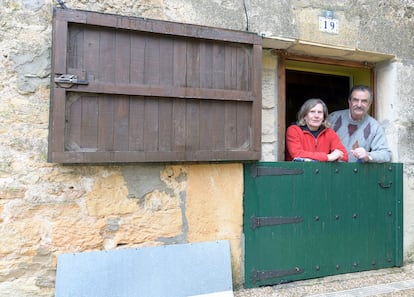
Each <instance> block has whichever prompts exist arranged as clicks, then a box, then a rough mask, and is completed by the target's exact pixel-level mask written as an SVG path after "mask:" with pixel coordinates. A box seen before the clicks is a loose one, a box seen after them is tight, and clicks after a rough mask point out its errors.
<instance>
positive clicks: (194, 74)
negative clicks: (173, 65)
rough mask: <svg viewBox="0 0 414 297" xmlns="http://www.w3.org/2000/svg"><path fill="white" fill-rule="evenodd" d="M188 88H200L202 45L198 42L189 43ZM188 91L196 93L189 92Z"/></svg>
mask: <svg viewBox="0 0 414 297" xmlns="http://www.w3.org/2000/svg"><path fill="white" fill-rule="evenodd" d="M186 66H187V67H186V73H187V77H186V81H187V87H189V88H199V87H200V45H199V44H198V43H196V42H188V43H187V64H186ZM188 91H194V89H193V90H191V89H190V90H188Z"/></svg>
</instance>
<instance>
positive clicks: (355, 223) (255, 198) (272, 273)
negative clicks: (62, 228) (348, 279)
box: [243, 162, 403, 288]
mask: <svg viewBox="0 0 414 297" xmlns="http://www.w3.org/2000/svg"><path fill="white" fill-rule="evenodd" d="M402 185H403V173H402V164H400V163H386V164H359V163H322V162H321V163H319V162H312V163H310V162H277V163H275V162H258V163H253V164H246V165H245V167H244V219H243V220H244V234H245V287H247V288H249V287H258V286H263V285H272V284H278V283H283V282H288V281H294V280H302V279H309V278H317V277H322V276H328V275H334V274H341V273H349V272H356V271H364V270H373V269H379V268H385V267H393V266H401V265H402V262H403V245H402V238H403V217H402V216H403V205H402V204H403V196H402V191H403V187H402Z"/></svg>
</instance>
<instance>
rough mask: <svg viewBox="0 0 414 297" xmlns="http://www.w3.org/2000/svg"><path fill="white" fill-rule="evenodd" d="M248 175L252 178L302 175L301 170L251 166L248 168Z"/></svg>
mask: <svg viewBox="0 0 414 297" xmlns="http://www.w3.org/2000/svg"><path fill="white" fill-rule="evenodd" d="M250 174H251V176H252V177H253V178H256V177H257V176H269V175H297V174H303V169H297V168H295V169H289V168H278V167H259V166H256V165H252V167H251V168H250Z"/></svg>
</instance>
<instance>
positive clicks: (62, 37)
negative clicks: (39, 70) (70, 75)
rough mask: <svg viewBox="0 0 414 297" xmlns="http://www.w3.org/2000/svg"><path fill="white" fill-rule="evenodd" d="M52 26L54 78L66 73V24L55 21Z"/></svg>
mask: <svg viewBox="0 0 414 297" xmlns="http://www.w3.org/2000/svg"><path fill="white" fill-rule="evenodd" d="M53 25H54V27H53V51H52V68H53V70H52V75H53V76H54V75H55V74H64V73H66V62H67V52H66V49H67V44H68V23H67V22H65V21H61V20H58V19H55V20H54V24H53Z"/></svg>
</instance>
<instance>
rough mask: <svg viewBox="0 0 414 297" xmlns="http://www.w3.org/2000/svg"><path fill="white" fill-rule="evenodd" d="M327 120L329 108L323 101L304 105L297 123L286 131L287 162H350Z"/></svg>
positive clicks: (309, 102) (312, 100) (313, 100)
mask: <svg viewBox="0 0 414 297" xmlns="http://www.w3.org/2000/svg"><path fill="white" fill-rule="evenodd" d="M327 118H328V108H327V107H326V104H325V103H324V102H323V101H322V100H321V99H315V98H312V99H309V100H307V101H306V102H305V103H303V105H302V107H301V108H300V110H299V112H298V120H297V122H296V124H295V125H291V126H290V127H289V128H288V129H287V131H286V161H292V160H294V161H321V162H327V161H328V162H334V161H343V162H348V153H347V151H346V149H345V147H344V146H343V144H342V143H341V140H340V139H339V137H338V135H337V134H336V133H335V131H334V130H333V129H331V128H329V123H328V122H327Z"/></svg>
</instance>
